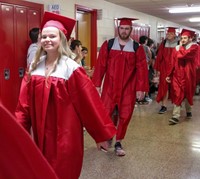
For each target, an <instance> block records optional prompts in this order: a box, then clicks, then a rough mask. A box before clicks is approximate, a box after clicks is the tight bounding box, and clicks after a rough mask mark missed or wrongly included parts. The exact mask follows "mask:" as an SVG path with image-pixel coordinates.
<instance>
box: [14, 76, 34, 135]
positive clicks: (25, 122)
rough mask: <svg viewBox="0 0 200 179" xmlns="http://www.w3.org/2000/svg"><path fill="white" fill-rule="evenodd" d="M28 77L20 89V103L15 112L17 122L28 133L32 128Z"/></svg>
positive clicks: (24, 79) (25, 77)
mask: <svg viewBox="0 0 200 179" xmlns="http://www.w3.org/2000/svg"><path fill="white" fill-rule="evenodd" d="M28 87H29V84H28V76H27V75H25V76H24V78H23V80H22V83H21V88H20V94H19V101H18V104H17V108H16V111H15V116H16V119H17V122H19V123H20V124H21V125H22V126H23V127H24V128H25V129H26V130H27V131H28V132H30V128H31V119H30V113H29V112H30V111H29V106H30V105H29V97H30V95H29V90H28Z"/></svg>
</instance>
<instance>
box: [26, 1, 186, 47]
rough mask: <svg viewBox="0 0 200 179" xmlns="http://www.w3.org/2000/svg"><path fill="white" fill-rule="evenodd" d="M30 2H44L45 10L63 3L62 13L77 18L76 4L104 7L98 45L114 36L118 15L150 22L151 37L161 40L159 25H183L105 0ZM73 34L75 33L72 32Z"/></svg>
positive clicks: (42, 2) (94, 7)
mask: <svg viewBox="0 0 200 179" xmlns="http://www.w3.org/2000/svg"><path fill="white" fill-rule="evenodd" d="M28 1H30V2H36V3H40V4H44V7H45V10H47V9H48V4H60V5H61V14H62V15H66V16H69V17H71V18H75V12H74V9H75V8H74V5H75V4H78V5H83V6H86V7H89V8H93V9H102V10H103V13H102V20H98V23H97V25H98V27H97V30H98V32H97V33H98V41H97V42H98V47H100V46H101V44H102V43H103V41H104V40H105V39H108V38H111V37H113V36H114V21H113V19H114V18H116V17H134V18H138V19H139V20H138V21H137V23H141V24H148V25H150V27H151V30H150V37H151V38H152V39H153V40H155V41H157V42H158V41H159V36H158V34H157V29H156V28H157V25H158V24H162V25H164V26H165V27H168V26H177V27H181V28H185V27H182V26H181V25H178V24H175V23H172V22H169V21H166V20H163V19H160V18H157V17H154V16H150V15H147V14H143V13H140V12H137V11H133V10H131V9H127V8H124V7H121V6H118V5H115V4H112V3H109V2H106V1H104V0H55V1H53V0H28ZM72 35H73V34H72Z"/></svg>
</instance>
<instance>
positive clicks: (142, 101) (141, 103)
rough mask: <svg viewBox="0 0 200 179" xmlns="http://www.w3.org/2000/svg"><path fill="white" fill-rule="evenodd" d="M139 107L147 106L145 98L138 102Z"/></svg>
mask: <svg viewBox="0 0 200 179" xmlns="http://www.w3.org/2000/svg"><path fill="white" fill-rule="evenodd" d="M138 104H139V105H143V104H149V101H147V100H146V99H145V98H144V99H143V100H141V101H138Z"/></svg>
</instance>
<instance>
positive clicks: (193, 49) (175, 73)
mask: <svg viewBox="0 0 200 179" xmlns="http://www.w3.org/2000/svg"><path fill="white" fill-rule="evenodd" d="M194 33H195V32H194V31H190V30H187V29H183V30H182V32H181V40H180V44H179V45H178V46H176V48H175V49H174V50H173V52H172V58H173V59H172V66H171V69H170V70H169V71H168V73H167V74H168V75H167V77H166V81H167V82H168V83H171V87H172V89H171V99H172V103H173V104H174V109H173V114H172V118H171V119H169V124H170V125H174V124H178V122H179V118H180V112H181V104H182V102H183V101H184V100H185V108H186V117H187V118H191V117H192V109H191V105H193V96H194V92H195V88H196V66H197V60H198V59H197V58H198V45H197V44H196V43H193V42H192V38H193V36H194Z"/></svg>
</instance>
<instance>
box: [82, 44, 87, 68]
mask: <svg viewBox="0 0 200 179" xmlns="http://www.w3.org/2000/svg"><path fill="white" fill-rule="evenodd" d="M81 53H82V59H81V64H82V66H83V67H85V66H86V63H85V58H86V57H87V55H88V48H87V47H82V50H81Z"/></svg>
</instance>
